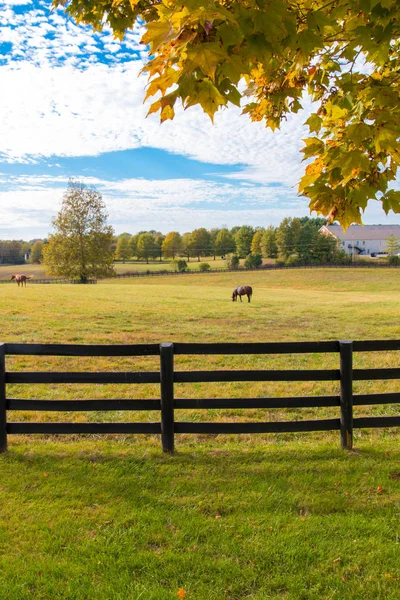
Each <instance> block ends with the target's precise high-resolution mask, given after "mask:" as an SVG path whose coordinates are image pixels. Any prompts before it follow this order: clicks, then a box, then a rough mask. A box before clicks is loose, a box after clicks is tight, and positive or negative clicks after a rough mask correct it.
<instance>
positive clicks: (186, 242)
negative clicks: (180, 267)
mask: <svg viewBox="0 0 400 600" xmlns="http://www.w3.org/2000/svg"><path fill="white" fill-rule="evenodd" d="M191 235H192V234H191V233H190V232H189V231H187V232H186V233H184V234H183V235H182V250H181V255H182V256H186V258H187V261H188V262H190V236H191Z"/></svg>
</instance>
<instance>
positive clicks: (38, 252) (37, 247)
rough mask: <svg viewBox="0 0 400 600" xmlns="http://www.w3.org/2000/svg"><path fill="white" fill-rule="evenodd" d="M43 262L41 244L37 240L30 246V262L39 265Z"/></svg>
mask: <svg viewBox="0 0 400 600" xmlns="http://www.w3.org/2000/svg"><path fill="white" fill-rule="evenodd" d="M42 260H43V242H42V241H41V240H38V241H37V242H35V243H34V244H33V246H32V250H31V261H32V262H33V263H40V262H42Z"/></svg>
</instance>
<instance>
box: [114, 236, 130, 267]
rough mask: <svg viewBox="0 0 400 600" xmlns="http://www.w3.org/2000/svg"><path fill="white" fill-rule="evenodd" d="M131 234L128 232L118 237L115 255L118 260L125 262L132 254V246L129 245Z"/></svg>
mask: <svg viewBox="0 0 400 600" xmlns="http://www.w3.org/2000/svg"><path fill="white" fill-rule="evenodd" d="M130 240H131V236H130V235H129V234H124V235H121V236H120V237H119V238H118V242H117V248H116V251H115V256H116V258H117V259H118V260H122V262H125V261H126V260H128V258H130V257H131V256H132V248H131V245H130Z"/></svg>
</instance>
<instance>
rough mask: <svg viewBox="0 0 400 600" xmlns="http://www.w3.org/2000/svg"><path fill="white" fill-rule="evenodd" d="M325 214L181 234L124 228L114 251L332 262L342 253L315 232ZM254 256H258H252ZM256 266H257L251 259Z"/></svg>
mask: <svg viewBox="0 0 400 600" xmlns="http://www.w3.org/2000/svg"><path fill="white" fill-rule="evenodd" d="M325 224H326V220H325V219H322V218H314V219H313V218H309V217H302V218H285V219H283V221H282V222H281V223H280V225H279V226H277V227H274V226H273V225H270V226H269V227H265V228H264V227H252V226H250V225H242V226H236V227H233V228H231V229H228V228H221V229H219V228H213V229H205V228H204V227H200V228H198V229H194V230H193V231H191V232H187V233H184V234H183V235H181V234H180V233H179V232H177V231H170V232H168V233H167V234H166V235H163V234H162V233H161V232H159V231H154V230H152V231H141V232H139V233H137V234H135V235H131V234H129V233H122V234H120V235H119V236H117V237H116V238H115V239H114V242H113V244H114V248H115V257H116V259H117V260H121V261H123V262H125V261H127V260H130V259H137V260H145V261H146V262H149V261H150V260H157V259H159V260H160V261H161V260H163V259H168V258H170V259H172V260H174V259H175V258H177V257H184V258H185V259H186V260H188V261H190V259H197V261H199V262H200V260H201V259H202V258H204V257H213V258H214V260H216V258H217V257H224V258H226V257H227V256H228V255H235V256H236V257H237V258H238V259H247V258H248V257H249V256H253V257H255V256H260V257H262V258H275V259H279V260H281V261H287V260H289V259H291V260H292V262H293V260H295V259H296V260H298V261H300V262H302V263H312V262H333V261H335V260H337V259H338V258H339V257H340V256H341V254H340V251H339V250H338V247H337V243H336V241H335V239H334V238H333V237H332V238H330V237H327V236H324V235H321V234H320V233H319V230H320V228H321V227H322V225H325ZM255 262H257V259H256V261H255ZM254 266H257V264H255V265H254Z"/></svg>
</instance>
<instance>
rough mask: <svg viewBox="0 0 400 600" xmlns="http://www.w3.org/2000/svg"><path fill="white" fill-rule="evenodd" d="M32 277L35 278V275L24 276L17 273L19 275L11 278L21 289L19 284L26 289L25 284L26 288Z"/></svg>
mask: <svg viewBox="0 0 400 600" xmlns="http://www.w3.org/2000/svg"><path fill="white" fill-rule="evenodd" d="M32 277H33V275H23V274H20V273H17V275H12V276H11V280H12V279H15V281H16V282H17V284H18V287H19V284H21V285H22V287H24V284H25V287H26V280H27V279H32Z"/></svg>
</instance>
